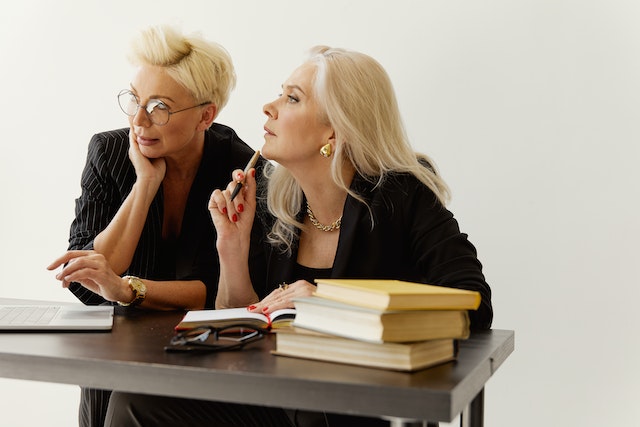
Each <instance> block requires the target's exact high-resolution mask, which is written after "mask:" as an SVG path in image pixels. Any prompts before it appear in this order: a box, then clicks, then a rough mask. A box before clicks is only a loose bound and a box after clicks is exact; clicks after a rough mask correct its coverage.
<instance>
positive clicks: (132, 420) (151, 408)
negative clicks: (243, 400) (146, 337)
mask: <svg viewBox="0 0 640 427" xmlns="http://www.w3.org/2000/svg"><path fill="white" fill-rule="evenodd" d="M104 425H105V427H129V426H131V427H143V426H154V427H155V426H183V425H184V426H189V427H200V426H202V427H204V426H207V427H212V426H216V427H218V426H219V427H240V426H242V427H341V426H349V427H365V426H366V427H378V426H380V427H382V426H385V427H387V426H389V422H388V421H385V420H382V419H379V418H366V417H356V416H349V415H340V414H328V413H323V412H309V411H296V410H285V409H282V408H270V407H266V406H255V405H243V404H234V403H226V402H212V401H205V400H195V399H179V398H175V397H165V396H151V395H143V394H133V393H123V392H113V394H112V395H111V399H110V402H109V408H108V410H107V416H106V422H105V424H104Z"/></svg>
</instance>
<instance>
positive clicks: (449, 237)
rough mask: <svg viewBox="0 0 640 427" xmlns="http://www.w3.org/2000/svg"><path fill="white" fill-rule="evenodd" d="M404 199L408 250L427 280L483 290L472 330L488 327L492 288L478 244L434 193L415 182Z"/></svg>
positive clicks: (460, 287) (491, 316) (491, 313)
mask: <svg viewBox="0 0 640 427" xmlns="http://www.w3.org/2000/svg"><path fill="white" fill-rule="evenodd" d="M410 193H411V194H412V196H411V197H408V198H405V201H406V202H408V203H405V209H406V210H405V212H404V215H403V217H404V218H406V221H407V224H408V230H409V231H410V232H409V234H408V236H409V248H410V249H409V253H410V254H411V256H412V258H413V262H414V263H415V265H416V266H417V268H418V270H419V272H420V274H421V275H422V276H423V280H424V281H425V283H433V284H436V285H442V286H449V287H454V288H459V289H467V290H472V291H476V292H478V293H480V296H481V302H480V306H479V308H478V310H475V311H470V312H469V317H470V320H471V326H472V328H473V329H489V328H490V327H491V323H492V319H493V308H492V304H491V288H490V287H489V285H488V283H487V282H486V280H485V276H484V274H483V272H482V264H481V263H480V261H479V259H478V254H477V251H476V248H475V246H474V245H473V244H472V243H471V242H470V241H469V239H468V235H467V234H466V233H462V232H461V231H460V227H459V224H458V222H457V221H456V219H455V218H454V216H453V214H452V213H451V212H450V211H449V210H448V209H446V208H445V207H444V206H442V205H441V204H440V203H439V202H438V200H437V199H436V197H435V195H434V194H433V192H431V190H430V189H428V188H427V187H426V186H424V185H422V184H421V183H419V182H414V187H413V188H412V191H411V192H410Z"/></svg>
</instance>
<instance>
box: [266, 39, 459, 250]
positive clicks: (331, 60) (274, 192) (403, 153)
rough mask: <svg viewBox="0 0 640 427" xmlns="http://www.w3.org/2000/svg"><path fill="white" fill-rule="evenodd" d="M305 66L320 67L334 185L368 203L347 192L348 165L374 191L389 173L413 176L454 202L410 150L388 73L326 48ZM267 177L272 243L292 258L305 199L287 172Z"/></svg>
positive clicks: (316, 85) (360, 57) (356, 55)
mask: <svg viewBox="0 0 640 427" xmlns="http://www.w3.org/2000/svg"><path fill="white" fill-rule="evenodd" d="M307 62H308V63H311V64H313V65H315V67H316V73H315V78H314V82H313V91H314V95H315V97H316V100H317V102H318V105H319V107H320V111H321V114H322V115H323V117H322V119H323V120H325V121H326V122H327V123H328V124H329V125H330V126H331V127H332V128H333V130H334V132H335V137H336V146H335V152H334V154H333V157H332V160H331V176H332V179H333V180H334V182H335V183H336V184H337V185H338V186H339V187H340V188H342V189H343V190H345V191H347V192H348V194H349V195H351V196H352V197H354V198H356V199H357V200H360V201H361V202H363V203H364V200H363V198H362V197H361V196H360V195H359V194H356V193H354V192H353V191H351V190H350V189H349V185H348V183H347V180H346V178H345V177H344V176H343V170H344V168H343V166H344V163H349V164H351V165H352V166H353V168H355V170H356V173H357V174H359V175H361V176H362V177H364V178H365V179H366V180H368V181H371V182H374V183H375V184H376V185H380V184H381V183H382V182H383V181H384V179H385V177H386V176H387V175H388V174H390V173H409V174H412V175H414V176H415V177H416V178H417V179H419V180H420V181H421V182H423V183H424V185H426V186H427V187H429V188H430V189H431V190H432V191H433V192H434V194H435V195H436V197H437V198H438V200H439V201H440V203H442V205H445V204H446V203H447V202H448V200H449V198H450V193H449V189H448V187H447V185H446V183H445V182H444V181H443V180H442V178H441V177H440V175H439V174H438V172H437V169H436V166H435V164H434V162H433V161H432V160H431V159H430V158H429V157H428V156H426V155H424V154H419V153H416V152H415V151H414V150H413V148H412V147H411V144H410V143H409V140H408V137H407V134H406V131H405V128H404V124H403V122H402V118H401V115H400V110H399V108H398V102H397V100H396V96H395V92H394V90H393V85H392V84H391V80H390V79H389V76H388V74H387V72H386V71H385V70H384V68H383V67H382V66H381V65H380V64H379V63H378V62H377V61H376V60H375V59H373V58H371V57H370V56H368V55H365V54H363V53H360V52H355V51H350V50H346V49H339V48H329V47H326V46H316V47H314V48H312V49H311V51H310V58H309V59H308V60H307ZM318 155H319V154H318ZM425 165H426V167H425ZM266 173H267V175H268V178H269V179H268V189H267V206H268V208H269V211H270V212H271V214H272V215H274V216H275V217H276V222H275V223H274V225H273V227H272V229H271V232H270V233H269V236H268V239H269V241H270V243H271V244H273V245H275V246H277V247H279V248H280V249H281V250H282V251H283V252H285V253H288V254H290V253H291V249H292V245H293V243H294V241H295V239H296V236H297V231H296V229H300V228H302V227H303V225H302V223H300V221H298V219H297V215H298V214H299V212H300V208H301V206H302V203H303V200H304V194H303V193H302V189H301V188H300V186H299V185H298V183H297V182H296V180H295V178H294V177H293V176H292V175H291V174H290V173H289V171H288V170H287V169H285V168H284V167H281V166H277V167H274V168H268V169H267V170H266ZM372 219H373V218H372Z"/></svg>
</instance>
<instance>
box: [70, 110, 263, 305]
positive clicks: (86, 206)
mask: <svg viewBox="0 0 640 427" xmlns="http://www.w3.org/2000/svg"><path fill="white" fill-rule="evenodd" d="M128 149H129V129H128V128H124V129H118V130H113V131H109V132H103V133H99V134H96V135H94V136H93V137H92V138H91V142H90V143H89V151H88V155H87V162H86V165H85V167H84V171H83V172H82V179H81V187H82V194H81V195H80V197H79V198H78V199H76V208H75V219H74V220H73V223H72V224H71V232H70V237H69V249H93V240H94V238H95V237H96V236H97V235H98V234H99V233H100V232H101V231H102V230H104V229H105V227H106V226H107V225H108V224H109V222H110V221H111V220H112V218H113V217H114V216H115V214H116V212H117V211H118V209H119V208H120V206H121V205H122V203H123V201H124V200H125V198H126V197H127V195H128V194H129V192H130V191H131V188H132V186H133V184H134V182H135V179H136V174H135V170H134V168H133V164H132V163H131V161H130V160H129V156H128ZM253 153H254V150H253V149H252V148H251V147H249V146H248V145H247V144H245V143H244V142H243V141H242V140H241V139H240V138H239V137H238V136H237V135H236V133H235V132H234V131H233V129H231V128H229V127H227V126H224V125H221V124H217V123H214V124H213V125H212V126H211V128H210V129H208V130H207V131H206V132H205V144H204V153H203V157H202V162H201V164H200V167H199V169H198V172H197V175H196V177H195V179H194V182H193V185H192V187H191V191H190V193H189V197H188V200H187V205H186V208H185V212H184V218H183V221H182V231H181V235H180V236H179V238H178V241H177V250H176V254H175V269H173V268H170V269H169V270H175V274H174V277H164V276H163V275H162V274H161V271H163V270H166V269H164V268H161V267H162V266H160V265H159V258H158V248H159V245H160V244H161V241H162V234H161V233H162V221H163V206H164V199H163V193H162V186H161V187H160V189H159V190H158V193H157V194H156V196H155V198H154V200H153V202H152V204H151V206H150V208H149V212H148V215H147V220H146V223H145V226H144V229H143V231H142V235H141V237H140V241H139V242H138V247H137V248H136V251H135V254H134V256H133V260H132V262H131V265H130V266H129V268H128V270H127V271H126V273H125V274H129V275H134V276H138V277H141V278H147V279H152V280H201V281H203V282H204V283H205V285H206V287H207V299H206V306H207V307H213V304H214V301H215V295H216V291H217V282H218V275H219V265H218V256H217V252H216V250H215V241H216V238H215V236H216V235H215V227H214V226H213V222H212V221H211V217H210V216H209V211H208V210H207V204H208V201H209V196H210V195H211V192H212V191H213V190H214V189H216V188H225V187H226V186H227V184H228V183H229V180H230V178H231V172H232V171H233V170H234V169H242V168H244V166H245V164H246V163H247V161H248V160H249V158H250V157H251V156H252V155H253ZM256 176H259V174H256ZM70 290H71V292H73V294H74V295H75V296H76V297H77V298H78V299H80V300H81V301H82V302H84V303H85V304H89V305H94V304H103V303H105V302H106V301H105V300H104V299H103V298H102V297H101V296H100V295H97V294H95V293H93V292H91V291H89V290H88V289H86V288H84V287H83V286H81V285H80V284H78V283H73V284H72V285H71V286H70Z"/></svg>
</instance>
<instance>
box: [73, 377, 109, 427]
mask: <svg viewBox="0 0 640 427" xmlns="http://www.w3.org/2000/svg"><path fill="white" fill-rule="evenodd" d="M110 396H111V390H100V389H96V388H86V387H81V388H80V408H79V410H78V425H79V426H80V427H102V426H104V419H105V416H106V415H107V406H108V405H109V397H110Z"/></svg>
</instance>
